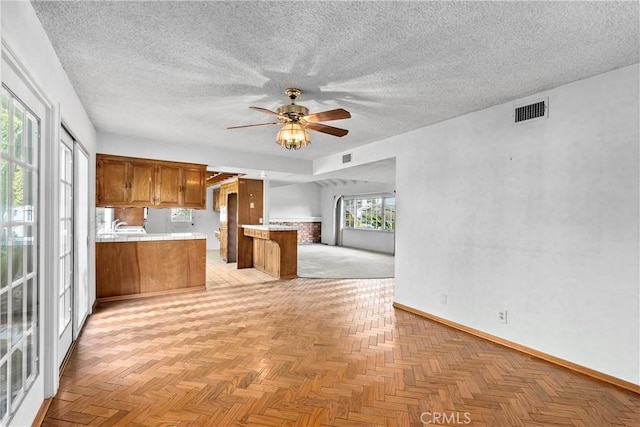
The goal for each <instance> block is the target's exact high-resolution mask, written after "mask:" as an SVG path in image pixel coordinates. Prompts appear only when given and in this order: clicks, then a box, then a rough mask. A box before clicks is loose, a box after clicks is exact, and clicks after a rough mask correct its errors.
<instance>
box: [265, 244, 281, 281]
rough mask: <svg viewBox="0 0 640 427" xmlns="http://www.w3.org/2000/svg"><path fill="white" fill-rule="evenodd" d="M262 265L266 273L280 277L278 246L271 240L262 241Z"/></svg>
mask: <svg viewBox="0 0 640 427" xmlns="http://www.w3.org/2000/svg"><path fill="white" fill-rule="evenodd" d="M264 242H265V243H264V267H265V270H266V272H267V273H269V274H271V275H273V276H276V277H280V246H279V245H278V243H276V242H274V241H273V240H265V241H264Z"/></svg>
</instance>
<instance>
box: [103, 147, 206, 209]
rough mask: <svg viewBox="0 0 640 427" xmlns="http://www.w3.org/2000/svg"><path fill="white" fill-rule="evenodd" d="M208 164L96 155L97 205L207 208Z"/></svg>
mask: <svg viewBox="0 0 640 427" xmlns="http://www.w3.org/2000/svg"><path fill="white" fill-rule="evenodd" d="M206 168H207V166H206V165H199V164H193V163H178V162H166V161H160V160H151V159H139V158H133V157H122V156H111V155H105V154H98V155H97V156H96V206H109V207H111V206H113V207H136V206H137V207H159V208H193V209H204V208H205V201H206V184H205V182H206V180H205V174H206Z"/></svg>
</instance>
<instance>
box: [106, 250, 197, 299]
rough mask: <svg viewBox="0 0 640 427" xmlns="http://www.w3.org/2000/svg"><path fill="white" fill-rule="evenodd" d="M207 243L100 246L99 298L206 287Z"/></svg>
mask: <svg viewBox="0 0 640 427" xmlns="http://www.w3.org/2000/svg"><path fill="white" fill-rule="evenodd" d="M206 276H207V274H206V240H205V239H193V240H159V241H143V242H114V243H105V242H99V243H96V285H97V296H98V298H106V297H120V296H125V295H134V294H138V295H144V294H147V293H158V292H165V291H175V290H180V289H186V288H189V287H202V286H205V285H206Z"/></svg>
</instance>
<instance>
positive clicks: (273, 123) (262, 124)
mask: <svg viewBox="0 0 640 427" xmlns="http://www.w3.org/2000/svg"><path fill="white" fill-rule="evenodd" d="M281 123H282V122H269V123H257V124H255V125H243V126H231V127H228V128H227V129H240V128H252V127H254V126H264V125H279V124H281Z"/></svg>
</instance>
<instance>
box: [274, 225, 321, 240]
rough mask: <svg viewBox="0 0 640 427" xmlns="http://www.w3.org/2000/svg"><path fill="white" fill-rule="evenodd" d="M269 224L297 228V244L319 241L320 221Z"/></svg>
mask: <svg viewBox="0 0 640 427" xmlns="http://www.w3.org/2000/svg"><path fill="white" fill-rule="evenodd" d="M269 224H271V225H287V226H291V227H296V228H297V229H298V244H299V245H301V244H303V243H320V237H321V236H320V231H321V229H322V223H321V222H273V221H271V222H270V223H269Z"/></svg>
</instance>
